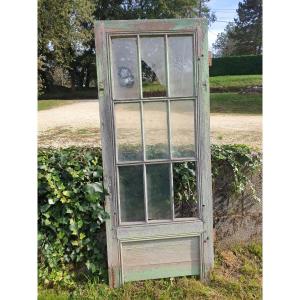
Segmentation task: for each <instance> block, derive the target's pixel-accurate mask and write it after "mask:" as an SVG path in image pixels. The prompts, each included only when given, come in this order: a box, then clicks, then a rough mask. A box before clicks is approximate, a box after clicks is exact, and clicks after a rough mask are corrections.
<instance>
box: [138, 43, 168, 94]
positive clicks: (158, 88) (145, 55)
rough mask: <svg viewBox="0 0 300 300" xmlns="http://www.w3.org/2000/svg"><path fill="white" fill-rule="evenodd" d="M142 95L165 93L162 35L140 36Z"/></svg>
mask: <svg viewBox="0 0 300 300" xmlns="http://www.w3.org/2000/svg"><path fill="white" fill-rule="evenodd" d="M141 66H142V79H143V97H144V98H146V97H164V96H166V95H167V88H166V70H165V41H164V37H144V38H141Z"/></svg>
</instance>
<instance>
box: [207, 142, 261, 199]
mask: <svg viewBox="0 0 300 300" xmlns="http://www.w3.org/2000/svg"><path fill="white" fill-rule="evenodd" d="M211 163H212V179H213V193H214V195H217V194H219V193H221V194H223V195H224V194H227V197H226V198H227V199H229V198H232V197H235V196H237V195H240V194H241V193H243V192H244V191H245V190H246V187H250V189H251V190H252V192H253V194H252V196H253V197H254V198H256V200H258V201H259V200H260V199H258V198H257V196H256V192H255V190H254V187H253V185H252V182H251V176H252V175H253V174H254V172H255V171H256V170H258V169H259V168H260V167H261V155H260V153H255V152H253V151H252V150H251V148H249V147H248V146H246V145H221V146H220V145H212V147H211Z"/></svg>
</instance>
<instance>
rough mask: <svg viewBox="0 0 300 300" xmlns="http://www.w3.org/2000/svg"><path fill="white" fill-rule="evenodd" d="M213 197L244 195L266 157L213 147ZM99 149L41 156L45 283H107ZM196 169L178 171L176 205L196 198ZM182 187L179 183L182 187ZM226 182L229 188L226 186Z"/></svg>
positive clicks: (40, 254)
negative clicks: (104, 281)
mask: <svg viewBox="0 0 300 300" xmlns="http://www.w3.org/2000/svg"><path fill="white" fill-rule="evenodd" d="M211 150H212V177H213V191H214V193H218V192H220V191H222V192H223V191H224V190H226V192H227V193H228V194H229V196H230V195H236V194H240V193H242V192H243V190H244V189H245V188H246V186H247V185H249V184H251V180H250V178H251V175H252V174H253V173H254V172H255V170H256V169H257V168H259V167H260V165H261V157H260V154H258V153H255V152H253V151H252V150H251V149H250V148H248V147H247V146H243V145H223V146H217V145H213V146H212V148H211ZM102 171H103V170H102V157H101V150H100V149H99V148H81V147H71V148H66V149H40V150H39V153H38V241H39V244H38V259H39V281H40V284H43V285H46V286H54V285H60V286H68V287H72V286H74V285H75V284H76V282H77V281H78V280H84V279H86V278H89V279H91V278H97V279H98V280H99V279H100V280H106V278H107V263H106V261H107V260H106V236H105V227H104V222H105V220H106V219H107V218H109V216H108V214H107V213H106V212H105V211H104V198H105V195H106V194H107V192H106V191H105V189H104V187H103V173H102ZM194 174H195V165H194V164H193V163H182V164H176V165H174V181H175V185H174V186H176V187H177V189H176V190H175V191H174V196H175V200H176V199H177V200H176V201H178V202H184V201H185V202H186V199H188V198H190V197H194V196H193V195H195V191H196V181H195V178H194ZM176 182H177V183H176ZM224 182H226V185H224Z"/></svg>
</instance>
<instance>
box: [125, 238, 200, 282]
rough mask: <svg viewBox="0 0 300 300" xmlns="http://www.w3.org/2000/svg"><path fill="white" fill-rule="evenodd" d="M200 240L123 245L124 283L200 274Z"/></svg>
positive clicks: (181, 239) (182, 239) (166, 240)
mask: <svg viewBox="0 0 300 300" xmlns="http://www.w3.org/2000/svg"><path fill="white" fill-rule="evenodd" d="M199 257H200V244H199V237H198V236H193V237H181V238H169V239H164V240H152V241H149V240H147V241H138V242H123V243H122V262H123V280H124V281H134V280H145V279H155V278H164V277H176V276H187V275H199V274H200V261H199Z"/></svg>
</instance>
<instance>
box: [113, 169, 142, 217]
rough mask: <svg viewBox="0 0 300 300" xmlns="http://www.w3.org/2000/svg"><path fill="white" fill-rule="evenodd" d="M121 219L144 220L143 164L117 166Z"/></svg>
mask: <svg viewBox="0 0 300 300" xmlns="http://www.w3.org/2000/svg"><path fill="white" fill-rule="evenodd" d="M119 190H120V205H121V221H122V222H137V221H145V205H144V188H143V166H128V167H127V166H126V167H119Z"/></svg>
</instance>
